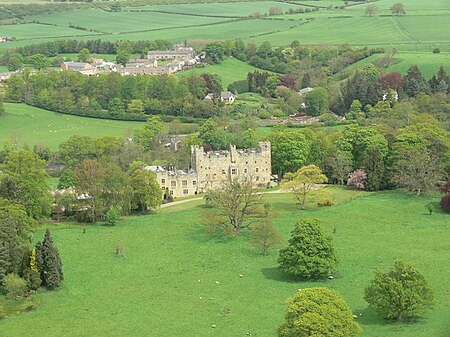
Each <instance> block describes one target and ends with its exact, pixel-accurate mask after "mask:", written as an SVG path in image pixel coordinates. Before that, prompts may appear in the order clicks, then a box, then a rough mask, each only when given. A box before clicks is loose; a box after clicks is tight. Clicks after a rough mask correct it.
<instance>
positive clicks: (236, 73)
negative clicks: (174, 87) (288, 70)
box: [179, 57, 266, 89]
mask: <svg viewBox="0 0 450 337" xmlns="http://www.w3.org/2000/svg"><path fill="white" fill-rule="evenodd" d="M253 71H266V70H262V69H259V68H255V67H253V66H251V65H250V64H248V63H246V62H243V61H240V60H238V59H236V58H234V57H229V58H227V59H225V60H224V61H223V62H222V63H220V64H214V65H210V66H207V67H204V68H195V69H190V70H187V71H183V72H181V73H179V76H189V75H190V74H192V73H196V74H202V73H211V74H217V75H219V76H220V77H221V78H222V83H223V88H224V89H226V88H227V87H228V85H229V84H230V83H231V82H234V81H239V80H244V79H246V78H247V73H249V72H253Z"/></svg>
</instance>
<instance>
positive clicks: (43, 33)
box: [0, 23, 96, 48]
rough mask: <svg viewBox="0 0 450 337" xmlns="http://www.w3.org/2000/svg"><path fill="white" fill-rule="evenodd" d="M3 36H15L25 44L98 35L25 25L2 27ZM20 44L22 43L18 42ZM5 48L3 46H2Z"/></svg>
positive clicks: (67, 28) (8, 44) (74, 30)
mask: <svg viewBox="0 0 450 337" xmlns="http://www.w3.org/2000/svg"><path fill="white" fill-rule="evenodd" d="M0 27H1V34H2V35H6V36H13V37H15V38H16V39H17V40H23V41H24V42H27V43H30V42H31V41H33V43H39V41H40V40H45V41H46V40H49V38H54V39H55V38H74V37H81V36H89V38H91V39H92V38H93V36H94V35H95V34H96V33H93V32H88V31H84V30H78V29H74V28H70V27H68V26H67V27H61V26H51V25H41V24H37V23H24V24H19V25H6V26H0ZM18 42H20V41H18ZM15 43H16V42H7V43H5V46H4V47H5V48H6V47H9V46H13V45H14V44H15ZM2 47H3V46H2Z"/></svg>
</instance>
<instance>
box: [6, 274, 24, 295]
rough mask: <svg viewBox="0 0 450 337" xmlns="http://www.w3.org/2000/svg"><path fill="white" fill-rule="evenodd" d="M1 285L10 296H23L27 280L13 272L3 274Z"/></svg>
mask: <svg viewBox="0 0 450 337" xmlns="http://www.w3.org/2000/svg"><path fill="white" fill-rule="evenodd" d="M3 286H4V288H5V290H6V294H7V295H8V296H10V297H17V296H23V295H25V294H26V293H27V282H26V281H25V280H24V279H23V278H21V277H19V275H17V274H14V273H12V274H8V275H6V276H5V278H4V279H3Z"/></svg>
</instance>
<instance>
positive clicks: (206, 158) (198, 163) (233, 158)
mask: <svg viewBox="0 0 450 337" xmlns="http://www.w3.org/2000/svg"><path fill="white" fill-rule="evenodd" d="M191 167H192V169H193V170H195V172H196V174H197V181H198V185H197V189H198V190H197V191H198V193H201V192H205V191H206V190H208V189H211V188H218V187H220V185H221V183H222V182H223V181H224V180H226V179H228V178H230V177H231V178H237V177H248V178H251V179H252V180H253V182H254V184H255V186H261V187H263V186H264V187H265V186H267V185H268V184H269V183H270V181H271V177H272V175H271V173H272V165H271V146H270V142H259V143H258V146H257V147H256V148H254V149H237V148H236V146H234V145H230V149H229V150H220V151H208V152H205V151H204V148H203V146H193V147H191Z"/></svg>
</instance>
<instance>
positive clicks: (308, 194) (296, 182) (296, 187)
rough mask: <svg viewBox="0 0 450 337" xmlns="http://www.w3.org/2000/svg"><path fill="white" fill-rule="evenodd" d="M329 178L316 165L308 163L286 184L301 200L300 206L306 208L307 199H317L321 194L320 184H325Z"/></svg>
mask: <svg viewBox="0 0 450 337" xmlns="http://www.w3.org/2000/svg"><path fill="white" fill-rule="evenodd" d="M327 181H328V178H327V177H326V176H325V175H324V174H323V173H322V171H321V170H320V168H318V167H317V166H316V165H307V166H304V167H302V168H301V169H299V170H298V171H297V172H295V173H294V175H293V177H292V179H290V180H288V181H287V182H286V183H285V184H284V186H285V187H286V188H287V189H289V190H290V191H291V192H292V193H293V194H294V196H295V198H296V199H297V200H298V201H299V202H300V207H301V208H302V209H304V208H305V205H306V202H307V201H313V200H316V199H317V198H318V197H319V195H320V194H321V191H320V188H321V186H320V184H324V183H326V182H327Z"/></svg>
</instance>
